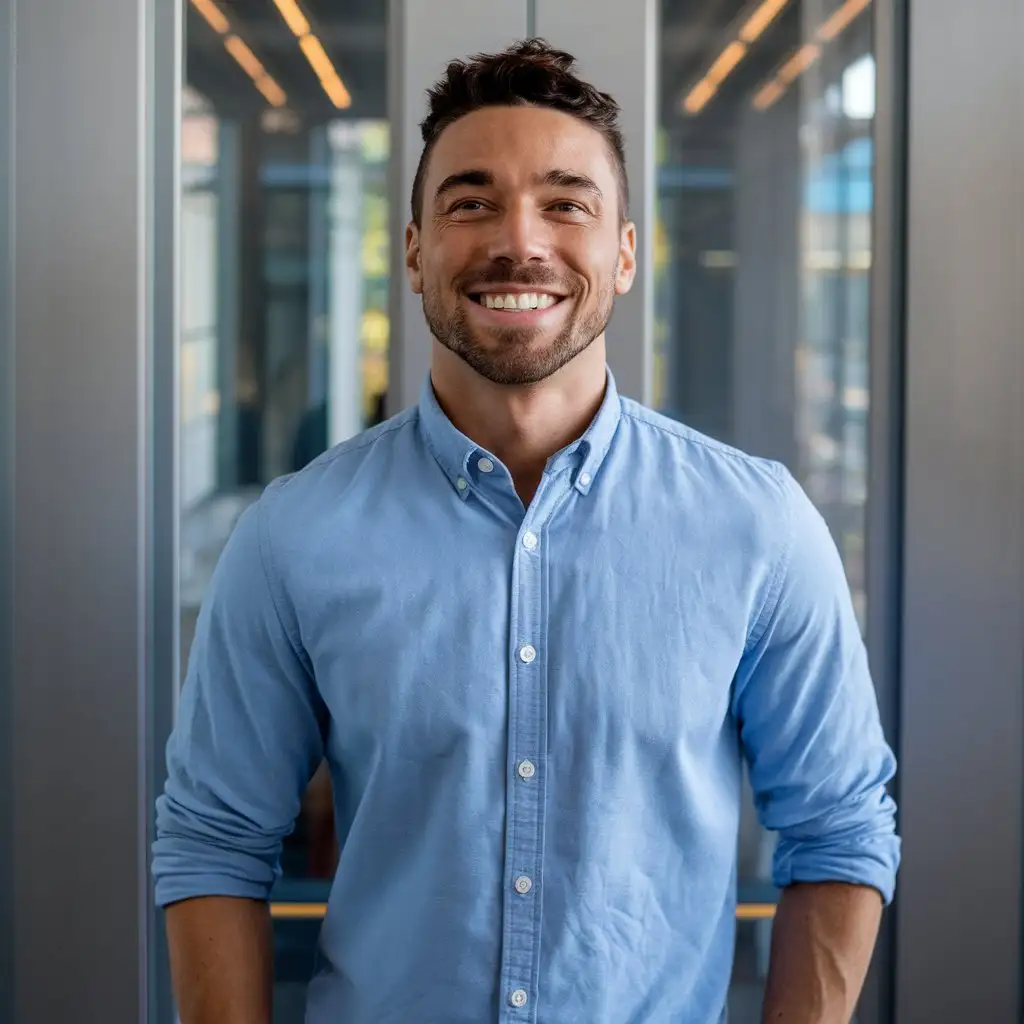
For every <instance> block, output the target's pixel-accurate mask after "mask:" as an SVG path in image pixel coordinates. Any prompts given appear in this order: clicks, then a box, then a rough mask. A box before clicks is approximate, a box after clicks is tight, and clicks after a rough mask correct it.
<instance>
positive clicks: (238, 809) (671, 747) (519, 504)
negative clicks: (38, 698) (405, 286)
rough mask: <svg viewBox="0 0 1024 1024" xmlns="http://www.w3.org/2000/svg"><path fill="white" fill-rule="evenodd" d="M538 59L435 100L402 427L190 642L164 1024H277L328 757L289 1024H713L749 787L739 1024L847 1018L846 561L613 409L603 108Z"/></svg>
mask: <svg viewBox="0 0 1024 1024" xmlns="http://www.w3.org/2000/svg"><path fill="white" fill-rule="evenodd" d="M572 66H573V60H572V58H571V57H570V56H569V55H568V54H565V53H562V52H559V51H555V50H551V49H549V48H547V47H546V46H545V45H544V44H543V43H541V42H539V41H530V42H527V43H524V44H522V45H519V46H517V47H515V48H513V49H511V50H509V51H507V52H505V53H502V54H498V55H495V56H483V57H479V58H477V59H475V60H473V61H471V62H468V63H462V62H456V63H453V64H451V65H450V66H449V67H448V70H447V73H446V75H445V77H444V78H443V79H442V80H441V81H440V82H439V83H438V84H437V85H436V86H435V87H434V88H433V89H432V90H431V92H430V109H429V114H428V116H427V119H426V120H425V122H424V124H423V137H424V140H425V146H424V151H423V157H422V160H421V165H420V168H419V171H418V173H417V175H416V182H415V185H414V189H413V197H412V212H413V219H412V223H411V224H410V225H409V227H408V230H407V233H406V244H407V254H406V263H407V267H408V276H409V280H410V282H411V285H412V288H413V290H414V291H415V292H416V293H417V294H420V295H422V297H423V309H424V314H425V317H426V321H427V324H428V325H429V328H430V333H431V335H432V337H433V341H432V346H433V347H432V359H431V369H430V375H429V378H428V379H427V380H426V381H425V382H424V386H423V391H422V396H421V399H420V401H419V404H418V406H417V407H416V408H413V409H410V410H408V411H407V412H405V413H403V414H401V415H399V416H397V417H396V418H394V419H392V420H390V421H388V422H386V423H383V424H381V425H380V426H378V427H375V428H374V429H372V430H370V431H369V432H367V433H365V434H363V435H361V436H360V437H357V438H355V439H353V440H351V441H349V442H346V443H344V444H342V445H340V446H339V447H337V448H335V449H333V450H332V451H330V452H328V453H327V454H325V455H324V456H322V457H321V458H319V459H317V460H316V461H315V462H314V463H313V464H312V465H310V466H308V467H306V468H305V469H304V470H303V471H302V472H300V473H298V474H296V475H294V476H291V477H289V478H286V479H284V480H281V481H278V482H277V483H275V484H273V485H272V486H271V487H269V488H268V489H267V491H266V492H265V494H264V495H263V497H262V498H261V500H260V501H259V502H258V503H257V504H256V505H255V506H254V507H253V508H251V509H250V510H249V511H248V512H247V513H246V514H245V516H244V517H243V518H242V520H241V521H240V523H239V525H238V527H237V529H236V531H235V533H234V535H233V536H232V538H231V541H230V542H229V544H228V546H227V549H226V551H225V552H224V555H223V557H222V559H221V563H220V565H219V567H218V570H217V573H216V576H215V580H214V582H213V584H212V588H211V591H210V594H209V596H208V599H207V601H206V604H205V606H204V608H203V612H202V615H201V619H200V623H199V627H198V632H197V636H196V640H195V644H194V648H193V651H192V656H191V660H190V666H189V675H188V681H187V683H186V686H185V689H184V693H183V695H182V703H181V712H180V720H179V724H178V726H177V729H176V731H175V734H174V736H173V738H172V740H171V742H170V746H169V751H168V761H169V772H170V774H169V779H168V781H167V788H166V792H165V794H164V795H163V797H162V798H161V800H160V803H159V814H158V839H157V842H156V847H155V861H154V871H155V875H156V879H157V894H158V899H159V901H160V902H161V903H162V904H164V905H166V906H167V907H168V912H167V925H168V930H169V935H170V946H171V957H172V967H173V973H174V980H175V987H176V992H177V995H178V1000H179V1006H180V1013H181V1019H182V1021H183V1024H264V1022H266V1021H268V1020H269V1018H270V1009H269V1007H270V988H271V977H270V975H271V952H270V948H271V947H270V923H269V917H268V911H267V905H266V900H267V896H268V893H269V891H270V887H271V884H272V882H273V881H274V877H275V869H276V864H277V857H278V850H279V847H280V843H281V838H282V836H284V835H285V834H286V833H287V832H288V830H289V829H290V828H291V826H292V823H293V820H294V818H295V814H296V811H297V809H298V807H299V801H300V797H301V794H302V792H303V789H304V787H305V785H306V783H307V781H308V779H309V777H310V775H311V773H312V772H313V771H314V770H315V769H316V767H317V765H318V764H319V763H320V761H321V758H322V757H324V756H325V757H326V759H327V761H328V763H329V765H330V768H331V773H332V777H333V782H334V792H335V802H336V817H337V828H338V832H339V840H340V848H341V854H340V863H339V866H338V869H337V872H336V875H335V879H334V883H333V888H332V893H331V899H330V905H329V909H328V913H327V918H326V920H325V922H324V925H323V931H322V934H321V939H320V949H319V957H318V970H317V973H316V976H315V978H314V980H313V982H312V984H311V987H310V992H309V1013H308V1017H307V1020H308V1021H309V1022H310V1024H328V1022H336V1021H337V1022H344V1024H390V1022H394V1024H398V1022H401V1024H409V1022H414V1021H415V1022H417V1024H434V1022H436V1024H463V1022H464V1024H481V1022H485V1021H502V1022H510V1024H511V1022H525V1021H530V1022H537V1024H625V1022H627V1021H629V1022H636V1024H662V1022H669V1021H671V1022H685V1024H713V1022H715V1021H719V1020H721V1019H723V1017H724V1006H725V998H726V991H727V988H728V984H729V976H730V968H731V961H732V949H733V940H734V929H735V910H736V907H735V900H736V896H735V885H736V837H737V823H738V818H739V810H740V808H739V800H740V781H741V770H742V765H743V762H744V760H745V761H746V762H747V764H748V766H749V771H750V778H751V782H752V785H753V789H754V792H755V794H756V798H757V806H758V810H759V814H760V817H761V820H762V821H763V823H764V824H765V825H766V826H767V827H768V828H770V829H774V830H776V831H777V832H778V833H779V842H778V847H777V853H776V855H775V863H774V876H775V881H776V883H777V885H778V886H779V887H781V889H782V890H783V894H782V897H781V902H780V905H779V909H778V915H777V919H776V924H775V929H774V938H773V950H772V956H771V967H770V974H769V980H768V988H767V994H766V1003H765V1011H764V1012H765V1019H767V1020H772V1021H774V1020H779V1021H785V1022H787V1024H804V1022H806V1024H811V1022H815V1024H820V1022H829V1024H831V1022H841V1021H848V1020H849V1018H850V1016H851V1013H852V1011H853V1007H854V1004H855V1001H856V999H857V997H858V993H859V990H860V988H861V985H862V982H863V978H864V974H865V971H866V968H867V965H868V961H869V958H870V955H871V950H872V946H873V944H874V941H875V936H876V933H877V929H878V925H879V918H880V914H881V911H882V906H883V903H884V902H886V901H888V900H889V899H890V898H891V896H892V892H893V886H894V876H895V872H896V868H897V861H898V856H899V847H898V839H897V838H896V836H895V833H894V807H893V804H892V802H891V800H890V799H889V797H888V796H887V795H886V791H885V785H886V783H887V782H888V780H889V779H890V778H891V777H892V775H893V771H894V764H893V757H892V754H891V752H890V750H889V749H888V747H887V746H886V744H885V742H884V740H883V737H882V733H881V730H880V727H879V722H878V713H877V707H876V703H875V698H874V693H873V688H872V684H871V680H870V678H869V675H868V669H867V665H866V659H865V652H864V647H863V644H862V642H861V638H860V634H859V631H858V628H857V623H856V620H855V618H854V614H853V611H852V608H851V601H850V598H849V593H848V589H847V586H846V582H845V579H844V577H843V571H842V567H841V564H840V561H839V559H838V556H837V552H836V550H835V547H834V545H833V543H832V541H831V540H830V538H829V535H828V532H827V529H826V527H825V525H824V523H823V521H822V519H821V518H820V516H819V515H818V514H817V513H816V511H815V510H814V508H813V507H812V506H811V504H810V503H809V501H808V500H807V498H806V497H805V496H804V494H803V493H802V491H801V490H800V488H799V487H798V486H797V485H796V484H795V483H794V481H793V479H792V478H791V477H790V475H789V474H788V473H787V472H786V471H785V470H784V469H783V468H782V467H780V466H779V465H777V464H773V463H769V462H765V461H762V460H759V459H755V458H751V457H748V456H746V455H744V454H741V453H740V452H737V451H734V450H732V449H730V448H727V447H725V446H724V445H722V444H718V443H716V442H715V441H712V440H710V439H708V438H705V437H702V436H700V435H698V434H696V433H695V432H693V431H692V430H689V429H687V428H686V427H684V426H681V425H679V424H677V423H674V422H672V421H669V420H667V419H664V418H662V417H660V416H658V415H656V414H655V413H653V412H650V411H648V410H646V409H644V408H642V407H641V406H639V405H637V404H636V403H634V402H631V401H627V400H625V399H623V398H620V397H619V395H618V394H617V392H616V389H615V382H614V380H613V379H612V378H611V376H610V374H608V372H607V369H606V352H605V333H604V332H605V326H606V324H607V323H608V320H609V317H610V315H611V311H612V305H613V303H614V298H615V296H616V295H621V294H623V293H625V292H626V291H628V290H629V288H630V286H631V284H632V281H633V277H634V273H635V268H636V262H635V249H636V232H635V229H634V227H633V225H632V224H631V223H629V221H628V219H627V208H628V207H627V203H628V194H627V187H626V177H625V170H624V160H623V151H622V139H621V136H620V133H619V130H618V128H617V124H616V106H615V104H614V102H613V101H612V100H611V99H610V97H608V96H606V95H604V94H602V93H600V92H598V91H597V90H596V89H594V88H593V87H592V86H590V85H588V84H586V83H584V82H581V81H580V80H579V79H578V78H576V77H575V76H574V74H573V71H572Z"/></svg>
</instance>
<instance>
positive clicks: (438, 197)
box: [406, 107, 636, 385]
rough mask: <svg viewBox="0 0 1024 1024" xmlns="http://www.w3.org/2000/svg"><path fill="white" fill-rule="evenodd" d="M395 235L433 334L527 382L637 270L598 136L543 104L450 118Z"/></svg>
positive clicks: (579, 339)
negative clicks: (417, 200) (401, 239)
mask: <svg viewBox="0 0 1024 1024" xmlns="http://www.w3.org/2000/svg"><path fill="white" fill-rule="evenodd" d="M406 243H407V244H406V265H407V269H408V273H409V280H410V283H411V285H412V289H413V291H414V292H416V293H417V294H421V295H422V296H423V312H424V315H425V316H426V319H427V324H428V325H429V327H430V330H431V333H432V334H433V335H434V337H435V338H437V340H438V341H439V342H440V343H441V344H442V345H444V346H445V347H447V348H449V349H451V351H453V352H455V353H456V354H457V355H459V356H461V357H462V358H463V359H464V360H465V361H466V362H467V363H468V364H469V365H470V366H471V367H472V368H473V369H474V370H476V372H477V373H479V374H480V375H481V376H483V377H486V378H487V379H488V380H491V381H494V382H495V383H497V384H509V385H522V384H534V383H537V382H538V381H541V380H544V379H545V378H546V377H548V376H550V375H551V374H553V373H554V372H555V371H557V370H559V369H561V367H563V366H564V365H565V364H566V363H568V362H569V361H570V360H571V359H573V358H574V357H575V356H577V355H578V354H579V353H580V352H582V351H583V350H584V349H586V348H587V347H588V346H589V345H590V343H591V342H592V341H594V339H595V338H597V337H599V336H600V335H601V334H602V333H603V332H604V329H605V326H606V324H607V323H608V318H609V317H610V316H611V310H612V303H613V301H614V297H615V295H622V294H624V293H625V292H627V291H628V290H629V288H630V286H631V285H632V283H633V277H634V275H635V272H636V261H635V250H636V245H635V230H634V228H633V225H632V224H625V225H624V224H623V223H622V217H621V213H620V211H619V206H618V187H617V179H616V175H615V168H614V164H613V157H612V154H611V152H610V150H609V148H608V145H607V143H606V142H605V140H604V138H603V136H602V135H601V134H600V133H599V132H597V131H596V130H595V129H593V128H591V127H590V126H589V125H587V124H585V123H584V122H582V121H580V120H578V119H577V118H575V117H572V116H571V115H569V114H564V113H561V112H560V111H556V110H551V109H548V108H543V107H486V108H484V109H482V110H477V111H474V112H473V113H471V114H467V115H466V116H465V117H462V118H460V119H459V120H458V121H456V122H455V123H454V124H451V125H449V126H448V127H447V128H446V129H445V130H444V131H443V132H442V133H441V135H440V137H439V138H438V140H437V142H436V144H435V146H434V150H433V152H432V153H431V155H430V159H429V164H428V167H427V171H426V177H425V180H424V188H423V214H422V217H421V224H420V227H419V228H417V227H416V225H415V224H410V225H409V227H408V229H407V231H406Z"/></svg>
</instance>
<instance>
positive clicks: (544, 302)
mask: <svg viewBox="0 0 1024 1024" xmlns="http://www.w3.org/2000/svg"><path fill="white" fill-rule="evenodd" d="M470 298H472V299H473V301H474V302H476V303H478V304H479V305H481V306H483V307H484V308H485V309H502V310H507V311H509V312H519V311H522V310H531V309H550V308H551V307H552V306H554V305H557V304H558V303H559V302H561V301H562V298H563V296H561V295H552V294H550V293H549V292H504V293H502V292H476V293H472V294H471V295H470Z"/></svg>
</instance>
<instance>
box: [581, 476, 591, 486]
mask: <svg viewBox="0 0 1024 1024" xmlns="http://www.w3.org/2000/svg"><path fill="white" fill-rule="evenodd" d="M589 483H590V474H589V473H580V485H581V486H582V487H586V486H587V484H589Z"/></svg>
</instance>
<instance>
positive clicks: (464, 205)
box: [451, 199, 484, 213]
mask: <svg viewBox="0 0 1024 1024" xmlns="http://www.w3.org/2000/svg"><path fill="white" fill-rule="evenodd" d="M483 208H484V204H483V203H481V202H480V200H479V199H463V200H461V202H458V203H455V205H454V206H452V208H451V212H452V213H455V212H456V211H463V212H465V213H476V211H477V210H482V209H483Z"/></svg>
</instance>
